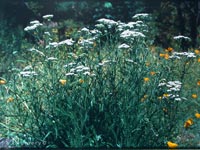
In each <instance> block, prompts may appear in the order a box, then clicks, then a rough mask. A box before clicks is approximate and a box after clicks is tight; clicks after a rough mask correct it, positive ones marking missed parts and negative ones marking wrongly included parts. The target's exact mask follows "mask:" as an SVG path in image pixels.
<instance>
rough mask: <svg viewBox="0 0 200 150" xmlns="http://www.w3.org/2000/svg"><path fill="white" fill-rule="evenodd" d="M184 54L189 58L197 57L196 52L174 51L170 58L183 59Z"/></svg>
mask: <svg viewBox="0 0 200 150" xmlns="http://www.w3.org/2000/svg"><path fill="white" fill-rule="evenodd" d="M182 56H186V57H187V58H195V57H196V56H195V53H192V52H173V53H172V55H171V56H169V58H177V59H181V57H182Z"/></svg>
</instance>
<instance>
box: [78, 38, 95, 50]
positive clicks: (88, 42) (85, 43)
mask: <svg viewBox="0 0 200 150" xmlns="http://www.w3.org/2000/svg"><path fill="white" fill-rule="evenodd" d="M78 44H80V45H81V46H83V47H87V48H88V47H89V46H92V45H93V44H94V39H93V38H89V39H80V40H79V41H78Z"/></svg>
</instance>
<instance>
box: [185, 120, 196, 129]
mask: <svg viewBox="0 0 200 150" xmlns="http://www.w3.org/2000/svg"><path fill="white" fill-rule="evenodd" d="M193 124H194V122H193V120H192V118H190V119H188V120H187V121H186V122H185V123H184V128H188V127H190V126H191V125H193Z"/></svg>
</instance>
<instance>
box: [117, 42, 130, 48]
mask: <svg viewBox="0 0 200 150" xmlns="http://www.w3.org/2000/svg"><path fill="white" fill-rule="evenodd" d="M118 48H119V49H128V48H130V46H129V45H127V44H125V43H123V44H121V45H119V46H118Z"/></svg>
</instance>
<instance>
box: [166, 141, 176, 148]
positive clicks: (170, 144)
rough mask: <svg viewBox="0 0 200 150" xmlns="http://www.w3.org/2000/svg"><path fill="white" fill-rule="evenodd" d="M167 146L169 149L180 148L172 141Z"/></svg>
mask: <svg viewBox="0 0 200 150" xmlns="http://www.w3.org/2000/svg"><path fill="white" fill-rule="evenodd" d="M167 146H168V147H169V148H177V147H178V144H176V143H173V142H171V141H168V142H167Z"/></svg>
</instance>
